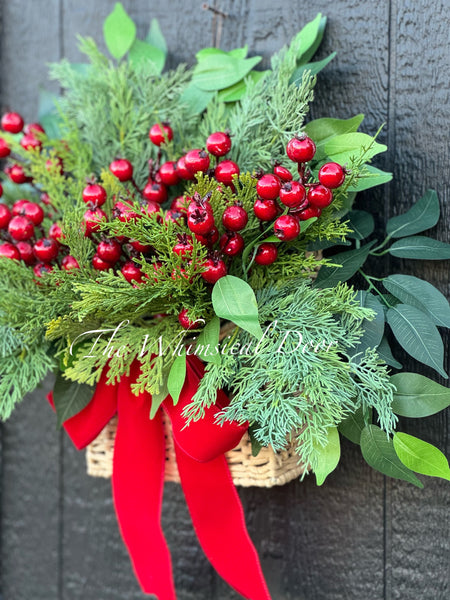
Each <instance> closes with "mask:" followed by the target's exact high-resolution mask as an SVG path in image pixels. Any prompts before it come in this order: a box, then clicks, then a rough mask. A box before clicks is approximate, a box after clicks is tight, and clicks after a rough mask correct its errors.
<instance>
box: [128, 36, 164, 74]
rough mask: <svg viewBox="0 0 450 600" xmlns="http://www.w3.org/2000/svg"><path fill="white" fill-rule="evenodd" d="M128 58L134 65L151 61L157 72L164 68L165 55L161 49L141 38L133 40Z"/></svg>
mask: <svg viewBox="0 0 450 600" xmlns="http://www.w3.org/2000/svg"><path fill="white" fill-rule="evenodd" d="M129 58H130V63H131V64H132V65H133V66H134V67H137V66H138V65H141V64H145V63H146V62H147V61H152V62H153V63H154V65H155V67H156V69H157V72H158V73H161V71H162V70H163V69H164V63H165V61H166V55H165V54H164V52H163V51H162V50H160V49H159V48H157V47H156V46H152V45H150V44H148V43H147V42H142V41H141V40H134V42H133V45H132V46H131V48H130V53H129Z"/></svg>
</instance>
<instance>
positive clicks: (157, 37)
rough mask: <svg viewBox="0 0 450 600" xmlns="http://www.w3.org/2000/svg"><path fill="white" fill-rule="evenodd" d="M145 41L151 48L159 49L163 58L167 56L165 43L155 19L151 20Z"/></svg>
mask: <svg viewBox="0 0 450 600" xmlns="http://www.w3.org/2000/svg"><path fill="white" fill-rule="evenodd" d="M145 41H146V42H147V43H148V44H150V45H151V46H154V47H155V48H159V49H160V50H161V52H163V53H164V56H167V42H166V39H165V37H164V34H163V32H162V31H161V27H160V26H159V22H158V20H157V19H152V22H151V23H150V29H149V32H148V34H147V37H146V38H145Z"/></svg>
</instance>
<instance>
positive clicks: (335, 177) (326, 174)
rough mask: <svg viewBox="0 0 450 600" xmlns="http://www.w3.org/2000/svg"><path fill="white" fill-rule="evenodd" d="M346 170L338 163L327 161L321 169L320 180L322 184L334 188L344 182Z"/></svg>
mask: <svg viewBox="0 0 450 600" xmlns="http://www.w3.org/2000/svg"><path fill="white" fill-rule="evenodd" d="M344 179H345V171H344V168H343V167H341V165H339V164H338V163H335V162H329V163H325V164H324V165H323V166H322V167H321V168H320V170H319V181H320V183H321V184H322V185H324V186H325V187H327V188H330V189H332V190H334V189H336V188H338V187H339V186H340V185H342V184H343V183H344Z"/></svg>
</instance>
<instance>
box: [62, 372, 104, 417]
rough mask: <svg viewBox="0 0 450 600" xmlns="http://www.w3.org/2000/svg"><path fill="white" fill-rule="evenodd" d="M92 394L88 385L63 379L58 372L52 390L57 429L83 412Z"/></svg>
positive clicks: (91, 389) (91, 388)
mask: <svg viewBox="0 0 450 600" xmlns="http://www.w3.org/2000/svg"><path fill="white" fill-rule="evenodd" d="M93 394H94V388H93V387H91V386H90V385H86V384H85V383H76V382H75V381H70V379H65V378H64V377H63V375H62V373H60V372H58V374H57V376H56V380H55V387H54V388H53V402H54V403H55V410H56V421H57V425H58V427H61V426H62V424H63V423H64V422H65V421H67V419H70V417H73V416H74V415H76V414H78V413H79V412H80V411H81V410H83V408H85V407H86V406H87V405H88V404H89V402H90V401H91V400H92V396H93Z"/></svg>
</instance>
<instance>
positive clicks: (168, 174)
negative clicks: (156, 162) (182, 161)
mask: <svg viewBox="0 0 450 600" xmlns="http://www.w3.org/2000/svg"><path fill="white" fill-rule="evenodd" d="M158 175H159V177H160V179H161V182H162V183H163V184H164V185H169V186H170V185H177V183H178V182H179V181H180V178H179V177H178V173H177V163H176V162H173V161H169V162H165V163H164V164H162V165H161V166H160V167H159V171H158Z"/></svg>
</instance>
